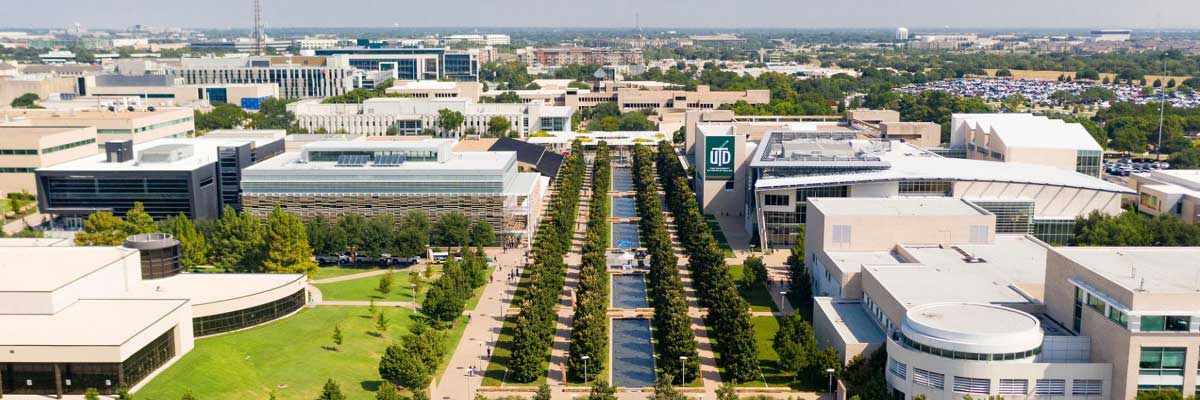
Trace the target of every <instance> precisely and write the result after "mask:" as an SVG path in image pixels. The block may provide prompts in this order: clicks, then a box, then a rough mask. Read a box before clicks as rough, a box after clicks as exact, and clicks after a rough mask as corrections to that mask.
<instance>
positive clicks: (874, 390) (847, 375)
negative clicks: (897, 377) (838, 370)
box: [826, 346, 891, 399]
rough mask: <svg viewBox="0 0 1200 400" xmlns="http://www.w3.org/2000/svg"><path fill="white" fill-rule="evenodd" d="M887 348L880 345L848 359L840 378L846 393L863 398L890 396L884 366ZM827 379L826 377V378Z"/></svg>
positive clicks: (884, 397) (885, 365)
mask: <svg viewBox="0 0 1200 400" xmlns="http://www.w3.org/2000/svg"><path fill="white" fill-rule="evenodd" d="M887 359H888V357H887V348H886V346H880V347H879V349H877V350H875V351H874V352H871V353H870V354H866V355H864V354H859V355H856V356H854V358H852V359H850V362H849V363H847V364H846V369H845V371H843V372H842V374H841V375H840V378H841V379H842V381H844V382H845V384H846V395H847V396H850V397H853V396H858V397H860V398H864V399H886V398H888V397H889V396H890V393H891V390H890V389H888V384H887V380H886V379H885V378H884V373H883V371H884V368H886V367H887ZM826 379H828V378H826Z"/></svg>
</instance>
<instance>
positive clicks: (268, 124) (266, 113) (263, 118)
mask: <svg viewBox="0 0 1200 400" xmlns="http://www.w3.org/2000/svg"><path fill="white" fill-rule="evenodd" d="M293 101H296V100H289V99H277V98H274V97H272V98H268V99H266V100H263V102H262V104H260V105H259V107H258V112H257V113H255V114H251V115H250V117H251V121H250V127H251V128H254V129H286V130H287V131H288V133H300V132H302V131H301V129H300V127H298V126H296V114H294V113H292V112H291V111H288V110H287V105H288V103H291V102H293Z"/></svg>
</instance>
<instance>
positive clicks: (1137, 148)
mask: <svg viewBox="0 0 1200 400" xmlns="http://www.w3.org/2000/svg"><path fill="white" fill-rule="evenodd" d="M1146 144H1147V143H1146V135H1145V134H1143V133H1142V132H1141V131H1139V130H1138V129H1137V128H1136V127H1133V126H1124V127H1121V128H1118V129H1117V130H1116V131H1114V132H1113V140H1112V142H1111V143H1110V147H1112V149H1114V150H1119V151H1124V152H1127V153H1139V154H1140V153H1142V152H1145V151H1146Z"/></svg>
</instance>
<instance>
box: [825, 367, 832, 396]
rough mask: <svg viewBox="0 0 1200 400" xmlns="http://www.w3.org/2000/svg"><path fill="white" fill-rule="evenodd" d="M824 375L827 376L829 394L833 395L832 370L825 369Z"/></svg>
mask: <svg viewBox="0 0 1200 400" xmlns="http://www.w3.org/2000/svg"><path fill="white" fill-rule="evenodd" d="M825 373H826V374H829V393H833V368H829V369H826V370H825Z"/></svg>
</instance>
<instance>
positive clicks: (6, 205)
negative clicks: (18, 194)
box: [0, 198, 13, 216]
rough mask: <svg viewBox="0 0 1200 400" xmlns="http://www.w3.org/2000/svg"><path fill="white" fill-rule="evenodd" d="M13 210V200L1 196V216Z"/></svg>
mask: <svg viewBox="0 0 1200 400" xmlns="http://www.w3.org/2000/svg"><path fill="white" fill-rule="evenodd" d="M12 210H13V209H12V201H11V200H9V199H5V198H0V216H3V215H4V214H5V213H7V212H9V211H12Z"/></svg>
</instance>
